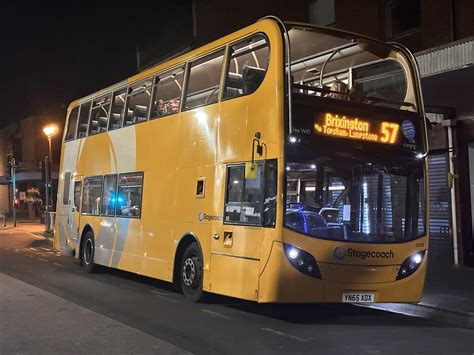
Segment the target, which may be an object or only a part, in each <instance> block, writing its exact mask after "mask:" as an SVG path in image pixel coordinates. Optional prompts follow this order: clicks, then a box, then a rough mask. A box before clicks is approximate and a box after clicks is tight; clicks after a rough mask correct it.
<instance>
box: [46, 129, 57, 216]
mask: <svg viewBox="0 0 474 355" xmlns="http://www.w3.org/2000/svg"><path fill="white" fill-rule="evenodd" d="M57 130H58V127H57V126H56V125H52V124H51V125H48V126H46V127H44V128H43V132H44V134H46V137H48V148H49V159H48V157H46V164H45V169H46V171H45V177H46V182H45V185H46V186H45V187H46V212H49V211H50V206H51V207H52V206H53V204H52V203H51V202H52V201H51V200H52V195H53V194H52V193H50V188H51V176H50V173H51V168H50V167H51V165H53V164H52V163H53V153H52V149H51V137H52V136H53V135H54V134H55V133H56V131H57ZM50 195H51V198H50Z"/></svg>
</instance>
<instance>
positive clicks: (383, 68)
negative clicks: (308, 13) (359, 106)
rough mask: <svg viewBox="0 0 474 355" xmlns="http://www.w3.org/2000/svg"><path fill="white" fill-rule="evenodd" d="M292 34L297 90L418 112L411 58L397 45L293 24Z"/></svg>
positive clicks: (293, 72)
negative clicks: (412, 82) (398, 48)
mask: <svg viewBox="0 0 474 355" xmlns="http://www.w3.org/2000/svg"><path fill="white" fill-rule="evenodd" d="M289 36H290V42H291V63H292V64H291V72H292V77H293V83H294V90H295V92H297V93H301V94H306V95H312V96H317V97H321V98H330V99H338V100H343V101H354V102H362V103H366V104H371V105H377V106H385V107H391V108H396V109H401V110H410V111H416V109H417V107H416V95H415V94H414V92H413V86H412V85H409V80H410V76H409V68H408V64H407V63H408V61H407V60H405V59H404V57H403V55H402V54H401V53H400V52H399V51H398V50H397V49H396V48H394V47H391V46H390V45H385V44H382V43H379V42H375V41H374V42H373V41H370V40H367V39H363V38H356V36H355V35H354V36H353V37H354V38H352V37H351V36H352V35H350V34H345V33H338V32H334V33H333V32H329V31H327V30H324V29H312V28H299V27H293V28H291V29H290V31H289ZM404 66H405V68H404Z"/></svg>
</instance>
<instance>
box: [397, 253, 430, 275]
mask: <svg viewBox="0 0 474 355" xmlns="http://www.w3.org/2000/svg"><path fill="white" fill-rule="evenodd" d="M425 255H426V250H423V251H420V252H417V253H415V254H412V255H410V256H409V257H408V258H406V259H405V261H404V262H403V263H402V265H401V266H400V270H399V271H398V275H397V280H401V279H404V278H405V277H408V276H410V275H411V274H413V273H414V272H415V271H416V270H418V268H419V267H420V265H421V262H422V261H423V259H424V257H425Z"/></svg>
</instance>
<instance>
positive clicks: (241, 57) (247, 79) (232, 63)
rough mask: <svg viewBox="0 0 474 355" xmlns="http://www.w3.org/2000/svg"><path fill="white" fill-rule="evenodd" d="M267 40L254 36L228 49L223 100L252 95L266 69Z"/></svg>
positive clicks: (267, 59) (267, 58) (267, 57)
mask: <svg viewBox="0 0 474 355" xmlns="http://www.w3.org/2000/svg"><path fill="white" fill-rule="evenodd" d="M268 61H269V47H268V41H267V39H266V38H265V37H264V36H263V35H261V34H258V35H255V36H252V37H249V38H246V39H244V40H243V41H240V42H238V43H236V44H234V45H231V46H230V47H229V56H228V62H227V72H226V79H225V90H224V94H223V98H224V99H228V98H232V97H238V96H242V95H247V94H251V93H253V92H254V91H255V90H257V88H258V87H259V86H260V84H261V83H262V81H263V78H264V77H265V73H266V71H267V68H268Z"/></svg>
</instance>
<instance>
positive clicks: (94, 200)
mask: <svg viewBox="0 0 474 355" xmlns="http://www.w3.org/2000/svg"><path fill="white" fill-rule="evenodd" d="M101 194H102V176H92V177H88V178H85V179H84V186H83V189H82V210H81V212H82V213H85V214H91V215H94V216H98V215H99V210H100V195H101Z"/></svg>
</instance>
